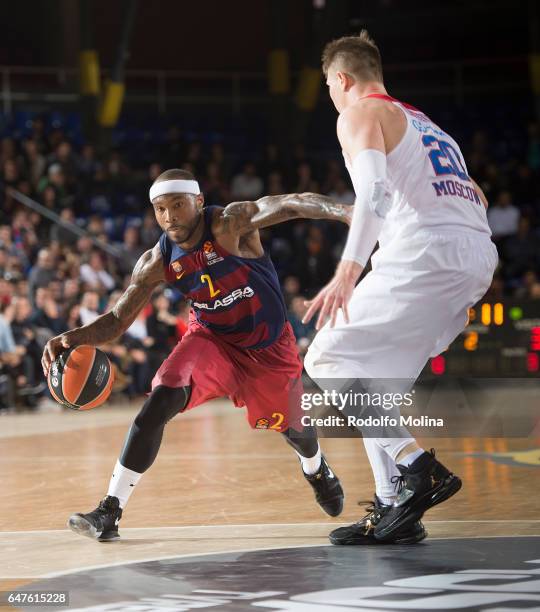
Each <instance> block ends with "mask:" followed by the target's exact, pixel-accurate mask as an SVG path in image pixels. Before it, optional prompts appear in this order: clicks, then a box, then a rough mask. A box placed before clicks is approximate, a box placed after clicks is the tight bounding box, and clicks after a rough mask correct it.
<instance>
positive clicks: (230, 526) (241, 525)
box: [0, 519, 540, 537]
mask: <svg viewBox="0 0 540 612" xmlns="http://www.w3.org/2000/svg"><path fill="white" fill-rule="evenodd" d="M424 523H425V524H426V525H430V524H441V523H473V524H476V523H512V524H516V523H540V519H529V520H527V519H520V520H512V519H501V520H497V519H486V520H481V519H470V520H466V519H448V520H435V521H424ZM348 524H349V523H311V522H310V523H238V524H234V525H229V524H219V525H168V526H167V525H165V526H163V527H124V529H123V531H130V530H134V529H137V530H140V531H143V530H144V531H157V530H158V529H195V528H200V527H203V528H212V527H227V528H235V527H297V526H299V525H310V526H319V525H327V526H328V527H336V526H340V525H348ZM69 531H70V530H69V529H28V530H19V531H0V537H1V536H3V535H14V534H20V533H28V534H32V533H64V532H69Z"/></svg>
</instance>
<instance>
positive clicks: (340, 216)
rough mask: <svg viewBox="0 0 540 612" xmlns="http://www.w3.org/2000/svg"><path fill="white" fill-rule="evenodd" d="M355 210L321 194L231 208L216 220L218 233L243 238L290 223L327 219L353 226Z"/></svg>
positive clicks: (295, 195)
mask: <svg viewBox="0 0 540 612" xmlns="http://www.w3.org/2000/svg"><path fill="white" fill-rule="evenodd" d="M352 209H353V207H352V206H347V205H346V204H336V203H335V202H334V201H333V200H332V199H331V198H329V197H327V196H324V195H320V194H318V193H288V194H284V195H278V196H265V197H263V198H260V199H258V200H256V201H255V202H232V203H231V204H229V205H228V206H227V207H225V208H224V209H223V212H222V213H221V217H220V218H218V219H217V228H216V229H217V231H218V232H219V231H223V232H227V233H237V234H240V235H241V234H247V233H250V232H253V231H254V230H257V229H261V228H263V227H269V226H270V225H276V224H278V223H283V222H284V221H290V220H291V219H327V220H329V221H341V222H343V223H347V224H350V222H351V218H352Z"/></svg>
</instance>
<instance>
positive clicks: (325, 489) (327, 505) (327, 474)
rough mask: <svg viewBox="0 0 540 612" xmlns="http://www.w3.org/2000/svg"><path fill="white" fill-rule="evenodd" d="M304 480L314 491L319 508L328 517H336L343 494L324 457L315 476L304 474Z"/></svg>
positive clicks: (341, 506) (340, 506)
mask: <svg viewBox="0 0 540 612" xmlns="http://www.w3.org/2000/svg"><path fill="white" fill-rule="evenodd" d="M302 473H303V474H304V477H305V479H306V480H307V481H308V482H309V484H310V485H311V486H312V487H313V490H314V491H315V499H316V500H317V503H318V504H319V506H320V507H321V508H322V509H323V510H324V511H325V512H326V514H329V515H330V516H338V515H339V514H341V511H342V510H343V498H344V497H345V494H344V493H343V489H342V488H341V483H340V482H339V479H338V477H337V476H336V475H335V474H334V472H332V470H331V469H330V466H329V465H328V463H326V459H325V458H324V455H323V456H322V457H321V465H320V467H319V469H318V470H317V471H316V472H315V474H311V475H309V474H306V473H305V472H304V471H303V470H302Z"/></svg>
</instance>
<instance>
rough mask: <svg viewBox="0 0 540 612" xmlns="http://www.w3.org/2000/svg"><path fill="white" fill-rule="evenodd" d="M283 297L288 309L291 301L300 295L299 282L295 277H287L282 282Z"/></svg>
mask: <svg viewBox="0 0 540 612" xmlns="http://www.w3.org/2000/svg"><path fill="white" fill-rule="evenodd" d="M282 290H283V297H284V298H285V304H286V305H287V308H289V307H290V305H291V301H292V300H293V299H294V298H295V297H296V296H297V295H299V294H300V281H299V280H298V277H297V276H287V277H286V278H285V280H284V281H283V287H282Z"/></svg>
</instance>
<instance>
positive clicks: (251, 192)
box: [231, 162, 264, 200]
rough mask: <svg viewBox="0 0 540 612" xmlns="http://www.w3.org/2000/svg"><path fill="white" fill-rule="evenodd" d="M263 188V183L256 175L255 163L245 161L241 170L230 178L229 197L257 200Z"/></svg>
mask: <svg viewBox="0 0 540 612" xmlns="http://www.w3.org/2000/svg"><path fill="white" fill-rule="evenodd" d="M263 188H264V183H263V180H262V178H261V177H260V176H257V169H256V168H255V164H254V163H253V162H247V163H246V164H244V167H243V169H242V172H241V173H240V174H237V175H236V176H235V177H234V178H233V180H232V184H231V197H232V199H233V200H257V199H258V198H260V197H261V195H262V192H263Z"/></svg>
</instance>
